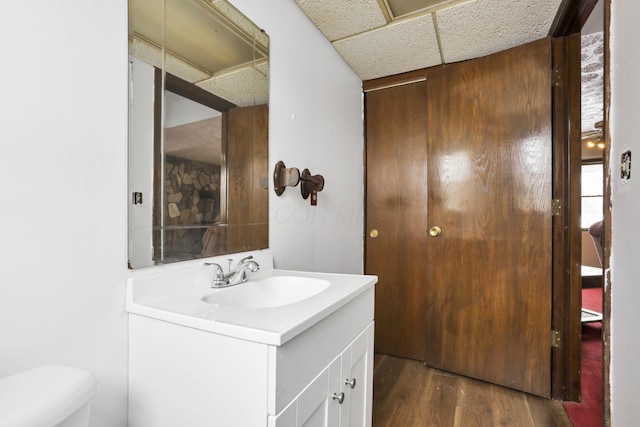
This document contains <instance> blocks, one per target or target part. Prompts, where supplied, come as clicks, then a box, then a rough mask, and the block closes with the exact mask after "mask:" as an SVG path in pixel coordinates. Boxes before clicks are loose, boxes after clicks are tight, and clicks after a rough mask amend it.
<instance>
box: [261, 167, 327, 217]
mask: <svg viewBox="0 0 640 427" xmlns="http://www.w3.org/2000/svg"><path fill="white" fill-rule="evenodd" d="M299 182H301V184H300V192H301V193H302V198H303V199H305V200H306V199H308V198H309V196H311V204H312V205H313V206H315V205H316V204H317V201H318V198H317V193H318V192H319V191H322V189H323V188H324V177H323V176H322V175H311V172H309V169H305V170H303V171H302V174H300V170H299V169H298V168H287V166H286V165H285V164H284V162H283V161H282V160H280V161H279V162H278V163H276V166H275V168H274V170H273V187H274V189H275V192H276V194H277V195H278V196H280V195H282V193H284V190H285V188H286V187H295V186H296V185H298V183H299Z"/></svg>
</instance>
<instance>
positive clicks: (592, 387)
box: [564, 288, 602, 427]
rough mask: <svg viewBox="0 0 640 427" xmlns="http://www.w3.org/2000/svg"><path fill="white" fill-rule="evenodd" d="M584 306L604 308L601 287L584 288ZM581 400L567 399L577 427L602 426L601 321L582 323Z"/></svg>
mask: <svg viewBox="0 0 640 427" xmlns="http://www.w3.org/2000/svg"><path fill="white" fill-rule="evenodd" d="M582 307H584V308H587V309H589V310H594V311H598V312H602V288H589V289H583V290H582ZM581 368H582V375H581V382H582V387H581V394H582V402H580V403H578V402H564V409H565V411H566V412H567V415H568V416H569V419H570V420H571V422H572V423H573V425H574V426H575V427H601V426H602V324H601V323H600V322H594V323H586V324H584V325H582V363H581Z"/></svg>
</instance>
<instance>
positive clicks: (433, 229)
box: [429, 225, 442, 237]
mask: <svg viewBox="0 0 640 427" xmlns="http://www.w3.org/2000/svg"><path fill="white" fill-rule="evenodd" d="M429 234H430V235H431V237H438V236H439V235H441V234H442V228H440V227H438V226H437V225H434V226H433V227H431V228H430V229H429Z"/></svg>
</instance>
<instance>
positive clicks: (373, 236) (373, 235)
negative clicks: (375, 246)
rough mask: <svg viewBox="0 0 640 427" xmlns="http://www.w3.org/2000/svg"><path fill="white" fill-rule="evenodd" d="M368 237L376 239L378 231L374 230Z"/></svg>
mask: <svg viewBox="0 0 640 427" xmlns="http://www.w3.org/2000/svg"><path fill="white" fill-rule="evenodd" d="M369 236H371V238H372V239H375V238H376V237H378V230H376V229H375V228H374V229H373V230H371V231H370V232H369Z"/></svg>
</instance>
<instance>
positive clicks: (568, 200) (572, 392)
mask: <svg viewBox="0 0 640 427" xmlns="http://www.w3.org/2000/svg"><path fill="white" fill-rule="evenodd" d="M597 1H598V0H563V1H562V3H561V5H560V8H559V10H558V14H557V15H556V18H555V20H554V22H553V25H552V27H551V30H550V33H549V35H550V36H552V37H554V38H556V40H555V42H554V47H557V51H556V52H554V54H555V53H557V56H555V55H554V59H555V58H557V59H558V61H559V63H560V65H562V66H563V69H562V71H561V72H560V74H561V77H560V82H561V85H562V86H563V87H564V89H562V90H559V91H556V92H557V93H555V94H554V121H555V126H554V127H555V129H554V139H555V140H556V141H555V144H556V149H557V153H558V154H559V157H560V158H556V159H554V162H555V164H554V167H555V168H556V173H557V177H558V179H559V181H558V183H559V188H558V191H559V197H561V200H563V205H564V204H566V206H567V209H565V212H564V214H563V218H562V223H563V224H562V225H563V226H566V228H567V231H566V232H565V233H562V232H561V231H560V230H556V232H554V244H555V246H554V248H555V249H556V250H557V252H556V253H558V254H561V255H562V257H561V260H562V261H561V262H560V260H558V261H559V262H558V265H556V266H554V283H555V284H556V285H555V286H554V295H553V298H554V327H555V328H558V329H559V330H561V331H562V335H563V337H564V340H563V341H564V342H563V343H562V344H563V347H562V348H560V349H556V350H557V351H555V352H554V361H553V364H554V366H553V368H554V370H553V374H552V387H553V397H554V398H556V399H561V400H580V356H581V355H580V347H581V342H580V338H581V322H580V315H579V313H580V308H581V297H582V295H581V288H582V286H581V280H580V279H581V278H580V275H579V270H578V271H577V272H576V264H577V265H578V268H579V265H580V264H581V255H580V248H581V241H580V239H579V237H578V236H579V234H580V221H579V219H580V217H579V212H580V204H579V203H580V185H579V183H580V181H579V175H580V173H579V170H580V162H579V158H578V159H576V158H575V157H576V156H579V154H580V119H581V118H580V116H579V115H578V116H577V118H576V109H578V112H579V106H580V92H579V91H580V82H581V68H580V65H581V64H580V63H579V62H578V63H576V59H575V58H576V56H577V57H578V58H579V57H580V31H581V30H582V27H583V26H584V24H585V22H586V21H587V19H588V18H589V15H590V14H591V12H592V11H593V8H594V7H595V5H596V3H597ZM603 1H604V4H603V5H604V23H603V24H604V45H605V47H604V50H605V54H604V56H605V64H604V121H605V129H604V136H605V143H606V149H605V150H604V169H605V171H607V170H610V169H609V168H610V146H611V145H610V133H609V129H608V123H609V105H610V81H609V69H610V62H609V24H610V18H609V17H610V8H611V0H603ZM561 55H562V56H563V58H560V56H561ZM576 90H578V94H577V95H576V93H575V91H576ZM576 97H577V98H576ZM576 99H577V105H576ZM574 119H575V120H574ZM576 120H577V122H576ZM576 125H577V128H576ZM563 141H564V143H563ZM576 147H577V148H576ZM609 183H610V179H609V177H608V176H607V174H605V177H604V183H603V184H604V206H609V204H610V200H611V198H610V196H611V188H610V184H609ZM554 191H555V190H554ZM554 197H556V195H555V194H554ZM576 211H577V212H576ZM604 221H605V236H604V240H605V244H604V250H605V256H604V260H603V264H604V265H603V269H604V271H605V272H608V271H609V254H610V250H611V214H610V211H609V210H608V209H606V208H605V209H604ZM605 283H608V284H609V286H607V287H606V289H605V292H604V299H603V301H604V310H603V322H602V328H603V400H604V402H603V410H604V411H603V425H605V426H608V425H610V424H611V409H610V402H611V397H610V382H609V371H610V366H609V363H610V353H609V348H610V319H611V286H610V278H609V277H605Z"/></svg>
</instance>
